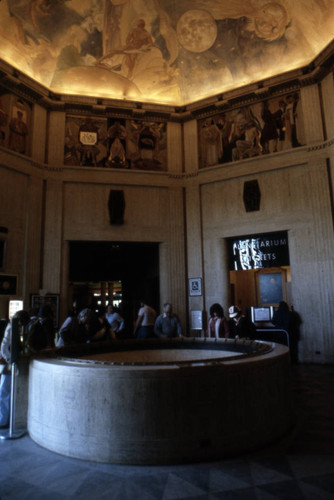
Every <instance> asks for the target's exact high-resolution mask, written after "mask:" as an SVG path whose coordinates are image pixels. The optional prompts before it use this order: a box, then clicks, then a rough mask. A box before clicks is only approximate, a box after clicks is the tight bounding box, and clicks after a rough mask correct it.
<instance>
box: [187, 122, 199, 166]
mask: <svg viewBox="0 0 334 500" xmlns="http://www.w3.org/2000/svg"><path fill="white" fill-rule="evenodd" d="M184 165H185V172H186V173H187V174H194V173H197V171H198V136H197V121H196V120H192V121H189V122H186V123H185V124H184Z"/></svg>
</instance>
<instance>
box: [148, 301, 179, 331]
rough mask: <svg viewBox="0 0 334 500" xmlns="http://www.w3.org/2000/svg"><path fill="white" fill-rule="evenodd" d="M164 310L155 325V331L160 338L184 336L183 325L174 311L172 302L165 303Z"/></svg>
mask: <svg viewBox="0 0 334 500" xmlns="http://www.w3.org/2000/svg"><path fill="white" fill-rule="evenodd" d="M163 310H164V312H163V313H162V314H160V315H159V316H158V317H157V319H156V321H155V325H154V333H155V335H156V336H157V337H159V338H165V337H182V327H181V323H180V320H179V318H178V316H177V315H176V314H174V313H173V307H172V304H169V303H166V304H164V309H163Z"/></svg>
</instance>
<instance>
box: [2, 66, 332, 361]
mask: <svg viewBox="0 0 334 500" xmlns="http://www.w3.org/2000/svg"><path fill="white" fill-rule="evenodd" d="M332 92H333V79H332V75H330V77H327V78H326V80H324V82H323V85H322V100H321V99H320V88H319V87H318V86H315V85H314V86H313V85H312V86H310V87H308V88H307V89H302V92H301V95H302V99H303V108H304V110H305V109H306V110H308V111H307V112H305V113H304V116H305V117H306V119H307V124H306V126H305V134H306V137H308V138H309V144H308V146H305V147H302V148H297V149H292V150H286V151H282V152H279V153H275V154H272V155H264V156H261V157H256V158H251V159H248V160H242V161H239V162H234V163H231V164H224V165H219V166H215V167H210V168H206V169H201V170H198V159H197V155H196V151H197V142H198V138H197V123H196V120H193V121H190V122H186V123H185V124H184V125H181V124H177V123H170V124H168V151H169V166H168V172H144V171H134V170H123V171H122V170H116V169H103V168H89V167H70V166H69V167H64V166H63V165H61V164H60V162H61V154H60V151H62V150H63V149H62V145H63V143H62V142H61V141H63V136H64V124H65V114H64V113H63V112H61V113H59V114H57V113H56V112H52V113H51V116H50V117H49V121H48V123H49V134H48V136H49V139H48V141H47V140H46V137H45V135H46V134H45V132H43V134H42V143H43V144H46V143H47V145H45V148H46V152H45V157H46V158H48V161H49V163H48V164H43V163H37V162H36V159H37V158H38V159H40V158H42V157H43V151H42V148H41V146H40V144H39V143H38V141H37V140H36V134H37V132H36V131H35V132H36V133H35V132H34V135H33V136H34V148H33V151H34V152H35V158H34V159H27V158H25V157H23V156H21V155H19V154H16V153H12V152H9V151H8V150H6V149H4V148H0V176H1V193H0V226H3V227H6V228H8V235H7V238H8V246H7V263H6V268H5V273H8V274H17V275H18V296H19V297H23V298H24V300H25V303H26V304H27V306H26V307H28V304H29V296H30V294H31V293H36V292H38V290H39V289H40V288H42V289H44V290H46V291H47V292H49V293H60V294H61V300H62V310H61V314H62V318H61V319H63V316H64V315H65V314H66V311H67V297H66V294H67V284H68V246H67V242H68V241H70V240H88V241H91V240H97V241H124V242H127V241H136V242H138V241H142V242H159V243H160V244H161V245H160V290H161V293H160V295H161V303H163V302H164V301H166V300H171V301H172V302H173V303H174V305H175V309H176V310H177V312H178V313H179V314H180V316H181V319H182V321H183V323H184V324H185V323H186V321H187V320H188V318H189V315H190V314H189V313H190V311H191V310H202V311H207V310H208V309H209V307H210V305H211V304H212V303H213V302H216V301H218V302H220V303H222V305H223V307H224V308H227V307H228V305H229V300H230V297H229V271H228V266H227V255H226V247H225V244H224V240H225V238H227V237H230V236H237V235H244V234H252V233H254V234H255V233H259V232H261V233H262V232H263V233H265V232H271V231H278V230H287V231H288V234H289V248H290V263H291V293H292V298H293V304H294V306H295V308H296V310H297V311H298V312H299V313H300V314H301V316H302V319H303V325H302V341H301V343H300V344H301V347H300V354H301V360H303V361H311V362H332V361H333V359H334V345H333V344H334V334H333V333H332V331H331V329H330V325H329V321H328V318H330V317H331V315H332V310H333V306H334V304H333V296H334V294H333V291H334V290H333V282H332V276H333V257H332V249H333V247H334V237H333V213H332V210H333V199H332V187H331V186H332V185H333V180H332V176H333V157H334V146H333V144H332V143H333V123H332V118H331V113H330V109H331V107H332V103H331V99H330V96H331V95H332ZM321 103H323V106H321ZM329 108H330V109H329ZM328 109H329V111H328ZM36 113H38V116H39V117H40V118H41V119H40V120H39V121H38V126H40V124H41V123H44V124H45V123H46V122H47V120H46V117H45V115H44V114H43V112H42V110H41V109H40V108H38V109H37V110H36ZM314 124H315V125H316V131H315V130H314ZM322 124H325V127H322ZM36 127H37V125H36ZM325 129H326V130H325ZM55 131H57V134H56V133H55ZM41 133H42V132H41ZM323 139H324V140H325V142H323ZM59 144H60V145H59ZM254 179H256V180H257V181H258V184H259V187H260V191H261V206H260V210H259V211H257V212H246V211H245V207H244V204H243V197H242V195H243V186H244V182H245V181H247V180H254ZM110 189H121V190H123V192H124V196H125V202H126V209H125V219H124V224H123V225H121V226H111V225H110V224H109V219H108V210H107V204H108V196H109V192H110ZM189 278H202V280H203V281H202V284H203V293H202V295H201V296H197V297H189V293H188V279H189ZM7 301H8V297H6V296H1V295H0V314H1V315H2V316H3V315H5V314H6V310H7Z"/></svg>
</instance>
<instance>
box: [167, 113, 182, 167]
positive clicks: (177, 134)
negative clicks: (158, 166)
mask: <svg viewBox="0 0 334 500" xmlns="http://www.w3.org/2000/svg"><path fill="white" fill-rule="evenodd" d="M167 138H168V143H167V157H168V172H170V173H174V174H180V173H181V172H182V165H183V161H182V125H181V124H180V123H174V122H169V123H168V125H167Z"/></svg>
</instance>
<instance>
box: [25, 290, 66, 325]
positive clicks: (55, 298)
mask: <svg viewBox="0 0 334 500" xmlns="http://www.w3.org/2000/svg"><path fill="white" fill-rule="evenodd" d="M30 305H31V308H37V309H39V308H40V307H41V306H44V305H49V306H50V307H51V309H52V312H53V319H54V325H55V328H58V325H59V294H56V293H55V294H48V295H38V294H36V295H34V294H32V295H31V296H30Z"/></svg>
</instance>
